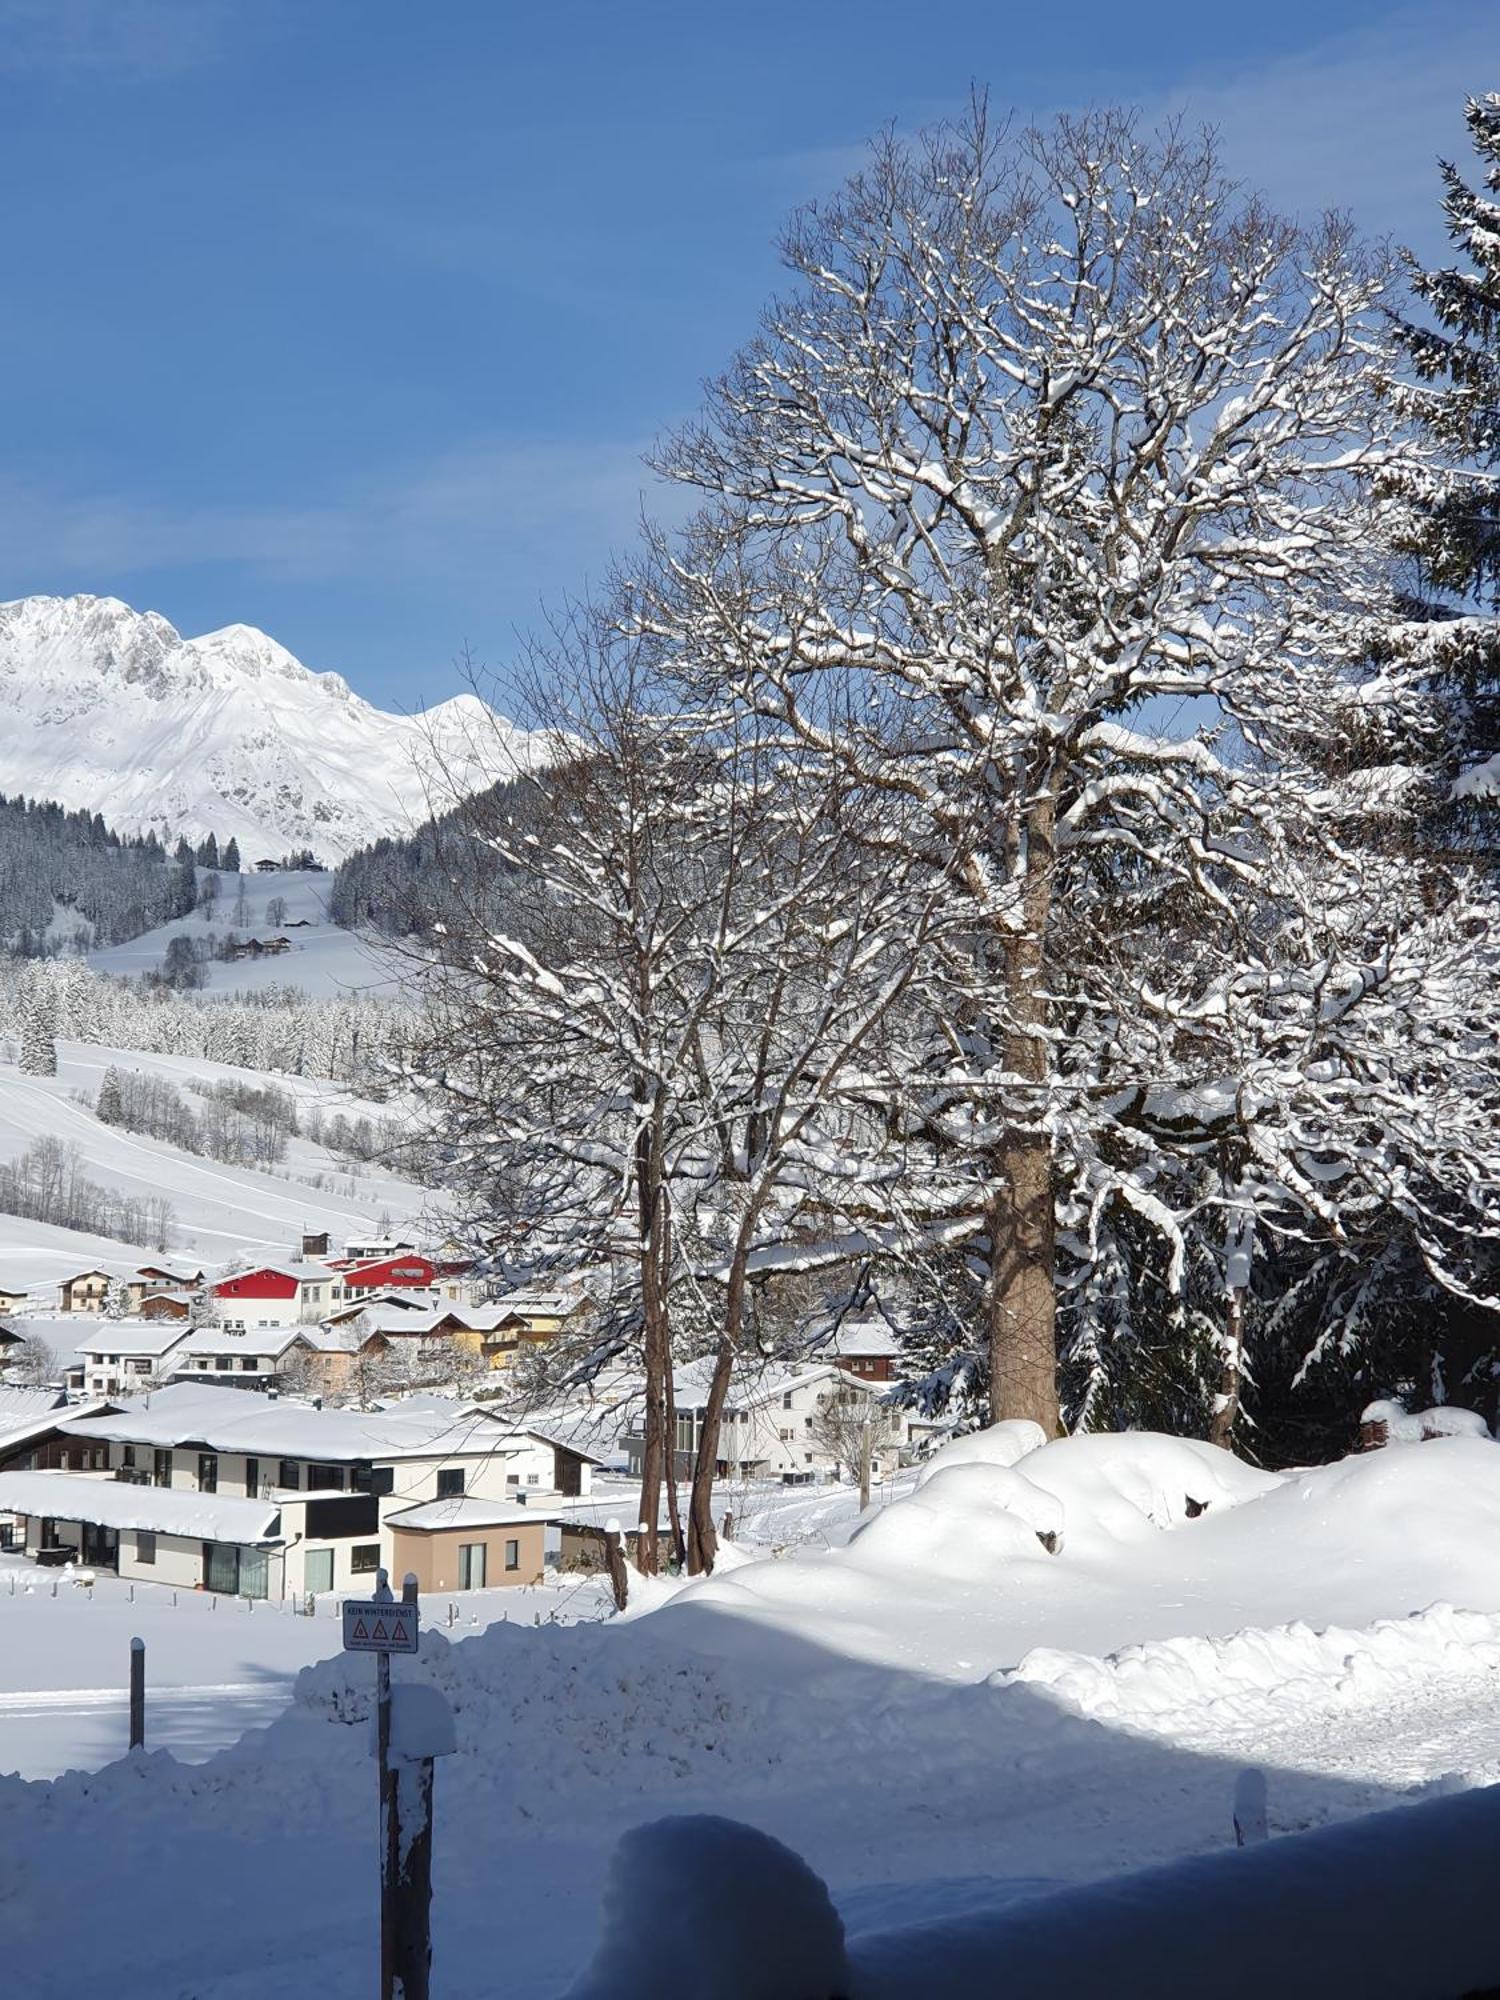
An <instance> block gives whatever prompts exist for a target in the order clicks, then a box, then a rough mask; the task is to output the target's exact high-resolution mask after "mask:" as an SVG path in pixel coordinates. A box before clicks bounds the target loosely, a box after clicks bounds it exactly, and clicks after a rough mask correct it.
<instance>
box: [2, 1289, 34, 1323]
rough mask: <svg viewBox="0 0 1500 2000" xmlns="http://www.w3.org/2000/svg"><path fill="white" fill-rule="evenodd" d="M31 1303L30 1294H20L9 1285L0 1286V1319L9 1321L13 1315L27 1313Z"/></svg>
mask: <svg viewBox="0 0 1500 2000" xmlns="http://www.w3.org/2000/svg"><path fill="white" fill-rule="evenodd" d="M30 1303H31V1294H30V1292H18V1291H14V1290H12V1289H11V1287H10V1286H8V1285H0V1319H8V1318H9V1317H10V1315H11V1314H12V1313H21V1312H25V1310H26V1308H27V1306H28V1305H30Z"/></svg>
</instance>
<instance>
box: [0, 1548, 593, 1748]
mask: <svg viewBox="0 0 1500 2000" xmlns="http://www.w3.org/2000/svg"><path fill="white" fill-rule="evenodd" d="M603 1608H604V1592H603V1587H602V1585H600V1584H599V1583H597V1582H596V1581H593V1580H590V1581H588V1582H586V1583H580V1581H579V1580H578V1579H567V1580H561V1579H560V1580H557V1581H555V1582H554V1581H549V1582H547V1583H545V1584H540V1585H537V1586H535V1587H532V1588H526V1589H520V1590H477V1591H469V1592H466V1593H465V1594H464V1596H463V1597H462V1598H437V1599H434V1600H432V1601H431V1602H430V1603H429V1604H428V1605H427V1607H426V1614H425V1615H426V1616H427V1618H428V1619H429V1620H430V1621H431V1622H433V1623H434V1624H435V1625H436V1626H437V1628H438V1629H439V1630H440V1631H444V1632H447V1633H449V1634H450V1635H451V1636H453V1637H455V1638H457V1637H463V1636H467V1635H469V1634H471V1633H474V1632H478V1631H481V1630H483V1629H484V1628H485V1627H486V1626H488V1625H491V1624H493V1623H496V1622H497V1621H502V1620H515V1621H517V1622H519V1623H521V1624H525V1625H534V1622H535V1621H538V1620H540V1621H541V1622H542V1623H544V1624H552V1623H555V1622H561V1621H566V1622H569V1623H573V1622H576V1621H578V1620H583V1619H590V1618H597V1617H598V1616H600V1615H601V1614H602V1611H603ZM340 1630H341V1627H340V1623H339V1600H338V1599H337V1598H336V1597H328V1598H320V1599H318V1600H317V1609H316V1612H315V1613H314V1614H313V1615H312V1616H303V1615H301V1614H298V1613H294V1612H293V1611H292V1608H291V1606H290V1605H289V1604H282V1603H277V1604H257V1605H254V1606H253V1607H252V1606H250V1604H249V1600H248V1599H244V1598H230V1597H221V1598H212V1597H210V1596H208V1595H207V1594H206V1593H204V1592H201V1591H191V1590H183V1591H172V1590H168V1589H166V1588H165V1587H163V1586H159V1585H154V1584H136V1585H135V1586H134V1588H133V1589H132V1587H131V1586H130V1585H129V1584H126V1583H122V1582H121V1581H120V1580H119V1578H118V1577H113V1576H108V1575H100V1576H99V1577H98V1579H97V1581H96V1582H95V1584H94V1585H93V1587H92V1588H91V1589H83V1588H82V1587H80V1586H78V1585H76V1584H74V1583H72V1582H71V1581H70V1580H69V1578H68V1576H67V1575H65V1574H64V1573H63V1572H61V1571H58V1570H55V1569H38V1568H36V1567H35V1566H34V1565H32V1564H30V1563H27V1562H25V1561H24V1560H23V1559H22V1558H20V1557H18V1556H3V1555H0V1773H6V1774H15V1773H19V1774H20V1776H21V1777H23V1778H50V1777H55V1776H56V1775H57V1773H59V1772H60V1771H68V1770H80V1771H96V1770H98V1769H99V1768H100V1767H101V1766H102V1765H105V1764H108V1763H110V1762H112V1761H113V1760H114V1759H115V1758H117V1757H119V1756H121V1755H122V1754H123V1752H124V1749H125V1745H126V1742H127V1722H128V1717H127V1695H126V1689H127V1683H128V1676H129V1664H130V1642H131V1640H132V1639H133V1638H139V1639H141V1640H143V1641H144V1643H145V1646H146V1668H147V1687H148V1701H147V1741H148V1743H149V1744H150V1745H151V1747H152V1748H153V1749H167V1750H170V1751H172V1753H173V1754H174V1756H176V1757H178V1758H179V1759H181V1760H182V1761H183V1762H186V1763H201V1762H202V1761H203V1760H204V1759H205V1758H207V1757H210V1756H212V1755H213V1754H214V1753H215V1752H216V1751H220V1750H223V1749H224V1748H226V1747H227V1746H228V1745H229V1744H231V1743H234V1742H235V1741H237V1740H238V1738H239V1737H241V1736H243V1735H244V1733H245V1731H246V1730H248V1729H252V1728H256V1727H259V1726H261V1725H263V1724H265V1723H268V1722H272V1721H274V1720H275V1718H276V1717H277V1716H278V1715H280V1714H282V1713H283V1712H284V1711H285V1709H286V1708H287V1706H288V1704H289V1703H290V1701H291V1699H292V1688H293V1683H294V1681H295V1679H296V1676H297V1673H298V1672H299V1670H300V1669H301V1668H303V1667H306V1666H311V1665H312V1664H313V1663H314V1662H315V1661H318V1660H322V1659H326V1658H328V1657H329V1655H330V1654H333V1653H336V1652H338V1650H339V1647H340Z"/></svg>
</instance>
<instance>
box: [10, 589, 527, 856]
mask: <svg viewBox="0 0 1500 2000" xmlns="http://www.w3.org/2000/svg"><path fill="white" fill-rule="evenodd" d="M0 705H3V713H4V717H5V725H6V726H5V728H4V730H3V732H0V791H3V792H6V793H11V794H14V793H17V792H24V793H26V794H27V795H28V796H29V797H32V798H45V799H56V800H59V801H60V802H61V803H62V804H63V805H65V806H70V807H80V806H86V807H88V808H89V809H90V811H93V812H98V813H102V814H103V815H104V817H105V819H106V820H107V821H108V822H109V824H110V825H111V826H113V827H115V828H116V829H118V830H119V831H120V832H136V831H141V832H144V831H145V830H146V829H147V828H153V827H154V828H155V829H156V831H157V832H158V833H159V834H161V835H162V836H163V837H164V838H175V837H176V836H177V835H178V834H179V833H186V834H187V835H189V837H191V838H195V839H196V838H201V837H202V836H203V835H204V834H207V833H209V832H210V831H212V832H213V833H215V834H217V836H218V838H219V840H220V841H221V842H222V841H225V840H228V839H229V838H230V836H231V835H232V836H233V837H234V838H235V839H237V840H238V841H239V844H240V851H241V854H242V855H243V856H244V859H245V861H246V863H247V865H248V864H249V863H250V862H251V861H253V860H254V859H255V858H257V857H258V856H260V855H263V854H268V855H271V856H273V857H275V856H278V855H281V854H283V853H285V852H286V851H288V850H289V849H291V848H298V847H310V848H312V849H313V850H314V852H315V853H316V854H317V855H318V856H319V858H320V859H322V860H328V861H337V860H339V859H341V858H342V857H343V856H344V855H345V854H347V853H349V852H350V851H351V849H353V848H356V847H360V846H363V845H364V844H365V843H366V842H367V841H370V840H373V839H376V838H378V837H379V836H380V835H381V834H386V833H394V832H399V831H404V830H406V829H408V828H409V827H411V826H413V825H415V824H417V823H418V822H420V821H421V820H422V819H424V818H425V817H426V814H427V810H428V780H429V779H430V778H431V776H432V774H433V773H434V772H435V771H437V770H439V769H442V770H443V771H445V773H446V774H447V775H446V777H445V779H444V780H443V782H442V783H441V784H439V785H438V787H437V797H438V799H439V800H440V801H441V803H448V802H449V798H450V796H451V793H450V791H449V787H450V785H454V784H456V785H457V786H458V788H460V789H463V790H471V789H475V788H477V787H478V786H480V785H483V784H486V783H490V782H492V781H493V780H494V779H496V778H500V777H503V776H507V775H509V773H510V771H511V770H513V769H514V768H517V767H524V766H525V765H526V764H527V763H528V762H530V761H533V760H534V758H535V755H536V754H537V739H536V738H534V737H530V736H528V734H527V733H526V732H525V731H524V730H519V729H516V728H514V727H513V726H512V725H511V724H510V723H508V722H506V721H505V720H504V719H503V718H502V717H499V716H496V715H494V714H492V712H491V711H490V710H489V709H488V708H486V706H485V705H484V703H483V702H481V701H479V700H478V699H477V698H476V697H474V696H473V695H459V696H458V697H457V698H456V699H454V700H452V701H446V702H443V703H441V704H440V705H439V706H438V707H436V708H432V709H429V710H427V711H426V712H425V713H424V714H422V715H420V716H403V715H389V714H387V713H385V712H384V711H383V710H381V709H378V708H374V707H372V706H371V704H370V703H369V702H367V701H364V700H362V699H361V697H360V696H359V695H357V694H355V692H354V690H353V689H352V688H351V687H350V686H349V685H348V683H347V682H346V681H344V680H342V679H341V678H340V676H339V675H338V674H316V673H313V672H311V671H310V669H308V668H307V667H304V666H303V665H302V663H301V662H300V661H299V660H296V659H294V658H293V657H292V655H291V654H290V653H289V652H287V650H286V648H285V647H284V646H279V645H278V644H277V643H276V641H275V640H274V639H271V638H268V637H267V636H266V634H265V633H264V632H258V631H256V630H255V629H254V627H252V626H249V625H227V626H225V627H224V629H223V630H222V631H220V632H209V633H206V634H205V635H204V636H203V637H202V638H200V639H184V638H183V637H182V635H181V633H179V632H177V631H176V630H175V629H174V628H173V627H172V626H171V625H169V624H168V623H167V621H166V619H165V618H163V617H162V616H161V615H160V613H159V612H155V611H133V610H132V609H131V607H130V606H129V605H128V604H122V603H121V602H120V600H119V599H118V598H115V597H23V598H19V599H17V600H16V601H15V602H13V603H9V604H0Z"/></svg>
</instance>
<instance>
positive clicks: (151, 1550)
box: [135, 1528, 156, 1563]
mask: <svg viewBox="0 0 1500 2000" xmlns="http://www.w3.org/2000/svg"><path fill="white" fill-rule="evenodd" d="M135 1559H136V1561H137V1562H138V1563H154V1562H155V1561H156V1537H155V1535H148V1534H147V1533H146V1530H145V1529H144V1528H137V1529H136V1534H135Z"/></svg>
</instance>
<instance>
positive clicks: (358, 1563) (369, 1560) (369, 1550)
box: [349, 1542, 380, 1576]
mask: <svg viewBox="0 0 1500 2000" xmlns="http://www.w3.org/2000/svg"><path fill="white" fill-rule="evenodd" d="M349 1567H350V1569H351V1570H353V1572H354V1574H355V1575H356V1576H362V1575H366V1574H368V1572H369V1571H371V1570H375V1569H379V1567H380V1544H379V1542H360V1543H359V1544H358V1545H357V1546H356V1547H354V1548H352V1549H351V1550H350V1551H349Z"/></svg>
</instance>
